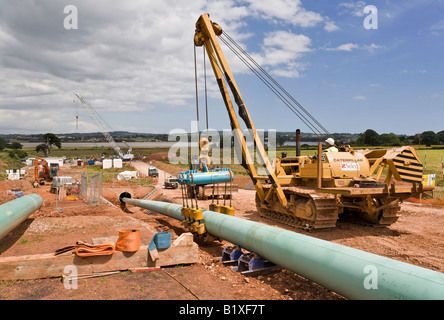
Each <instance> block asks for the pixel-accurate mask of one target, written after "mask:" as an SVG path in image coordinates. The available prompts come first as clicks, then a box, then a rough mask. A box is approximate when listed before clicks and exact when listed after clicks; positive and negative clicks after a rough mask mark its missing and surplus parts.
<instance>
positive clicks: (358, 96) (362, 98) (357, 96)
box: [353, 95, 367, 100]
mask: <svg viewBox="0 0 444 320" xmlns="http://www.w3.org/2000/svg"><path fill="white" fill-rule="evenodd" d="M353 99H354V100H367V97H365V96H362V95H356V96H354V97H353Z"/></svg>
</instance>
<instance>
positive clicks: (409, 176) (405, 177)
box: [393, 149, 423, 183]
mask: <svg viewBox="0 0 444 320" xmlns="http://www.w3.org/2000/svg"><path fill="white" fill-rule="evenodd" d="M393 164H394V165H395V168H396V170H397V172H398V173H399V176H400V178H401V180H402V181H405V182H411V183H422V171H423V165H422V163H421V162H420V161H419V159H418V157H417V155H416V154H415V153H413V152H412V151H411V150H409V149H405V150H403V151H402V152H401V153H400V154H398V155H397V156H396V157H395V158H393Z"/></svg>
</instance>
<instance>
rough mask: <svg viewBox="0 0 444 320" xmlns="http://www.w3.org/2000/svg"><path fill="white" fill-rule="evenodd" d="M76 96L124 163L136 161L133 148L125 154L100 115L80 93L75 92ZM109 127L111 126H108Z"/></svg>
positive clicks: (129, 148)
mask: <svg viewBox="0 0 444 320" xmlns="http://www.w3.org/2000/svg"><path fill="white" fill-rule="evenodd" d="M74 95H75V96H76V97H77V98H78V99H79V100H80V102H81V103H82V104H83V106H84V107H85V108H86V110H88V112H89V114H90V115H91V117H92V118H93V120H94V121H95V122H96V124H97V126H98V127H99V129H100V131H101V132H102V134H103V135H104V136H105V139H106V141H108V143H109V144H110V145H111V146H112V147H113V149H114V150H115V151H116V152H117V154H118V155H119V156H120V158H121V159H122V160H123V161H131V160H133V159H134V154H133V153H132V148H131V147H130V146H129V145H128V144H126V143H125V144H126V145H127V146H128V151H127V152H126V153H124V152H123V151H122V150H121V149H120V147H119V145H118V144H117V143H116V142H115V141H114V138H113V137H112V136H111V134H110V133H109V132H108V130H107V126H106V125H105V121H104V120H103V119H102V118H101V117H100V115H99V114H98V113H97V112H96V111H95V110H94V108H93V107H92V106H91V105H90V104H89V103H87V102H86V101H85V99H83V98H82V97H81V96H80V95H79V94H78V93H75V92H74ZM108 127H109V125H108Z"/></svg>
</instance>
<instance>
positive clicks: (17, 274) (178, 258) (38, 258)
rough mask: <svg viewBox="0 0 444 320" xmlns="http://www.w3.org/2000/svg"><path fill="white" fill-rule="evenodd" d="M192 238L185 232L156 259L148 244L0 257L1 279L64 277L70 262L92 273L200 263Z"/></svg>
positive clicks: (81, 270) (77, 267)
mask: <svg viewBox="0 0 444 320" xmlns="http://www.w3.org/2000/svg"><path fill="white" fill-rule="evenodd" d="M182 236H183V237H182ZM181 237H182V238H181ZM179 239H180V240H179ZM190 239H191V242H190ZM192 239H193V235H192V234H191V233H187V234H182V235H181V236H180V237H179V238H178V239H176V241H175V242H174V243H173V244H172V245H171V247H169V248H168V249H164V250H158V253H159V259H157V260H156V261H153V260H152V259H151V258H150V257H149V254H148V246H141V247H140V249H139V250H138V251H136V252H122V251H115V252H114V253H113V254H112V255H108V256H91V257H79V256H77V255H75V254H74V253H72V252H67V253H64V254H61V255H58V256H55V255H54V253H46V254H36V255H26V256H15V257H0V279H1V280H20V279H41V278H51V277H60V276H62V274H66V275H68V274H69V273H71V271H72V267H71V269H68V271H65V267H67V266H75V267H76V269H77V273H78V274H89V273H94V272H105V271H116V270H129V269H134V268H144V267H164V266H171V265H178V264H191V263H196V262H197V258H198V245H197V244H196V243H195V242H194V241H192ZM178 240H179V241H178Z"/></svg>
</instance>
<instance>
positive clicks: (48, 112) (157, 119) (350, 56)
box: [0, 0, 444, 135]
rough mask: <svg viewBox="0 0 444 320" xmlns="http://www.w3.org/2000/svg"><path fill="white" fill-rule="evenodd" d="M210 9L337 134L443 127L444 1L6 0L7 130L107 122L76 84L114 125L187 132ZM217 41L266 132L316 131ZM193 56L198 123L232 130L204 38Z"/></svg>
mask: <svg viewBox="0 0 444 320" xmlns="http://www.w3.org/2000/svg"><path fill="white" fill-rule="evenodd" d="M204 13H209V14H210V19H211V20H212V21H214V22H217V23H218V24H219V25H220V26H221V27H222V28H223V30H224V31H225V32H226V33H227V34H228V35H230V37H231V38H233V39H234V40H235V41H236V42H237V43H239V44H240V45H241V46H242V47H243V48H244V49H245V50H246V51H247V52H248V53H249V54H250V55H251V56H252V57H254V59H255V60H256V61H257V62H258V63H259V64H260V65H261V66H262V67H263V68H264V69H265V70H266V71H267V72H268V73H269V74H271V75H272V76H273V77H274V78H275V79H276V81H277V82H279V83H280V84H281V85H282V87H284V88H285V90H286V91H287V92H289V93H290V94H291V96H292V97H293V98H294V99H296V100H297V101H298V102H299V103H300V104H301V105H302V106H303V107H304V108H305V109H306V110H307V111H308V112H309V113H310V114H311V115H312V116H313V118H314V119H316V120H317V121H318V122H319V123H321V124H322V125H323V127H325V128H326V129H327V130H328V131H329V132H330V133H362V132H364V131H366V130H367V129H373V130H375V131H376V132H378V133H379V134H382V133H396V134H407V135H413V134H415V133H422V132H424V131H429V130H431V131H434V132H438V131H441V130H444V121H443V119H444V79H443V76H444V62H443V57H444V0H411V1H393V0H372V1H360V0H359V1H348V0H344V1H341V0H340V1H334V0H317V1H307V0H273V1H269V0H220V1H212V0H210V1H203V0H192V1H190V0H168V1H165V0H131V1H119V0H96V1H87V0H78V1H76V0H69V1H65V0H58V1H53V0H34V1H32V0H14V1H12V0H10V1H1V2H0V133H4V134H7V133H24V134H34V133H47V132H52V133H56V134H57V133H76V132H97V131H100V127H99V126H98V125H97V124H96V122H94V120H93V118H92V117H91V116H90V114H89V113H88V111H87V109H86V108H85V107H84V106H83V105H82V104H81V103H80V101H79V100H78V99H77V98H76V97H75V96H74V94H73V93H74V92H77V93H79V94H80V95H81V96H82V97H83V98H84V99H85V100H86V101H87V102H88V103H89V104H90V105H91V106H92V107H93V108H94V110H95V111H96V112H97V113H98V114H99V115H100V117H101V118H102V119H103V122H104V123H105V124H106V125H107V126H108V128H109V129H110V130H115V131H117V130H123V131H131V132H146V133H169V132H171V130H173V129H181V130H185V131H190V130H191V126H192V125H191V123H192V121H195V120H196V119H197V111H196V86H195V84H196V82H195V65H194V44H193V38H194V31H195V23H196V21H197V19H198V18H199V16H200V15H201V14H204ZM221 46H222V50H223V51H224V54H225V55H226V57H227V61H228V64H229V66H230V68H231V71H232V72H233V74H234V77H235V80H236V82H237V84H238V87H239V89H240V93H241V95H242V97H243V99H244V102H245V105H246V107H247V109H248V111H249V113H250V116H251V118H252V120H253V123H254V124H255V127H256V128H257V129H263V130H277V131H294V130H296V129H300V130H301V131H302V132H311V129H310V128H309V127H308V126H307V125H306V124H304V123H303V122H302V121H301V120H300V119H299V118H298V117H297V116H296V115H295V114H294V113H292V112H291V111H290V110H289V109H288V108H287V107H286V106H285V105H284V104H283V103H282V102H281V101H280V100H279V99H278V98H277V97H276V96H275V95H274V94H273V93H272V92H271V91H270V90H268V89H267V87H266V86H265V85H264V84H263V83H262V82H261V81H260V80H259V79H258V78H257V77H256V76H255V75H254V74H253V73H251V71H249V70H248V68H246V67H245V66H244V65H243V64H242V62H240V60H239V59H238V58H237V57H236V56H234V55H233V54H232V53H231V52H230V51H229V49H228V48H227V47H225V46H224V44H223V43H222V44H221ZM196 57H197V59H196V61H197V64H196V68H197V72H198V78H197V88H198V89H197V91H198V100H197V101H198V106H199V119H200V123H199V128H200V129H201V130H202V129H205V128H206V123H205V119H206V117H207V115H208V119H209V120H208V125H209V128H210V129H216V130H223V129H229V128H230V122H229V118H228V113H227V111H226V109H225V106H224V104H223V100H222V97H221V95H220V92H219V90H218V88H217V85H216V82H215V77H214V75H213V72H212V70H211V67H210V66H209V63H208V60H206V64H205V66H206V72H205V73H206V82H205V77H204V74H205V73H204V59H203V50H202V48H201V47H197V48H196ZM205 84H206V87H207V99H205ZM206 108H208V114H207V113H206V112H205V109H206ZM235 109H236V110H237V107H235ZM76 117H78V120H77V121H76Z"/></svg>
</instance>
